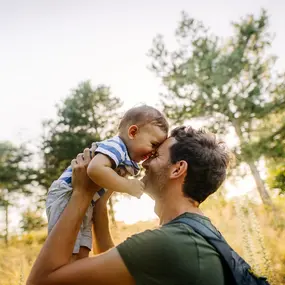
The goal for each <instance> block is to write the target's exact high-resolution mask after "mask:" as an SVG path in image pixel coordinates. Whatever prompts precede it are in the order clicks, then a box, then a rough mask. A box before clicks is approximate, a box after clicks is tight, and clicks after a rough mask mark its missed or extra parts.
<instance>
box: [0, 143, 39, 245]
mask: <svg viewBox="0 0 285 285" xmlns="http://www.w3.org/2000/svg"><path fill="white" fill-rule="evenodd" d="M30 159H31V153H30V152H28V151H27V149H26V148H25V146H20V147H16V146H13V145H12V144H11V143H10V142H0V207H1V208H2V209H1V210H4V212H5V241H6V243H8V227H9V212H8V209H9V206H11V205H13V197H14V196H13V194H16V195H19V194H24V195H29V194H31V193H32V192H31V190H30V189H29V188H27V185H30V184H31V183H32V181H33V180H34V179H35V177H36V175H35V171H34V170H33V169H31V168H29V167H27V165H28V163H29V162H30Z"/></svg>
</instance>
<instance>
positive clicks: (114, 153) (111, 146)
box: [59, 136, 140, 186]
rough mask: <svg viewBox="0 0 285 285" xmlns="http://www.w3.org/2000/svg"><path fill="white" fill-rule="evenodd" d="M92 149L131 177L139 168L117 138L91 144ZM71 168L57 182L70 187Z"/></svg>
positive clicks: (123, 144)
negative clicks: (61, 181)
mask: <svg viewBox="0 0 285 285" xmlns="http://www.w3.org/2000/svg"><path fill="white" fill-rule="evenodd" d="M92 149H96V150H95V153H102V154H104V155H106V156H108V157H109V158H110V159H111V160H112V161H113V162H114V166H115V168H117V167H124V168H125V169H126V171H127V172H128V173H129V174H131V175H136V174H137V173H138V172H139V169H140V168H139V166H138V164H137V163H136V162H134V161H132V160H131V158H130V156H129V153H128V150H127V147H126V145H125V143H124V142H123V141H122V139H121V138H120V137H118V136H115V137H112V138H110V139H107V140H105V141H101V142H96V143H93V144H92ZM71 177H72V168H71V165H70V166H69V167H68V168H67V169H66V170H65V171H64V172H63V173H62V174H61V176H60V177H59V180H63V181H65V182H66V183H67V184H68V185H69V186H72V185H71Z"/></svg>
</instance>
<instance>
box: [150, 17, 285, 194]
mask: <svg viewBox="0 0 285 285" xmlns="http://www.w3.org/2000/svg"><path fill="white" fill-rule="evenodd" d="M233 29H234V35H233V36H232V37H230V38H228V39H227V40H223V39H220V38H218V37H216V36H213V35H212V34H210V32H209V30H208V29H207V28H206V27H205V26H204V25H203V23H201V22H199V21H197V20H195V19H192V18H190V17H189V16H188V15H187V14H186V13H183V14H182V20H181V21H180V23H179V25H178V28H177V30H176V34H175V35H176V39H177V43H178V48H177V50H175V51H173V52H169V51H168V50H167V49H166V46H165V44H164V41H163V37H162V36H157V37H156V38H155V39H154V41H153V47H152V48H151V50H150V52H149V55H150V57H151V58H152V65H151V70H152V71H154V72H155V73H156V74H157V76H159V77H160V78H161V79H162V81H163V84H164V85H165V87H166V88H167V90H168V92H167V93H166V94H164V95H163V96H162V104H163V106H164V111H165V112H166V114H167V116H168V117H169V118H170V119H171V120H172V121H173V122H174V123H183V122H185V121H187V120H189V119H192V118H203V119H206V120H207V122H208V127H209V128H210V129H211V130H213V131H214V132H216V133H220V134H224V133H226V132H228V131H229V129H230V128H232V129H234V131H235V133H236V135H237V137H238V139H239V146H238V147H237V149H236V154H237V156H238V161H239V162H246V163H248V164H249V165H250V169H251V171H252V173H254V175H255V180H256V182H257V185H261V184H262V183H261V184H260V182H261V181H260V177H258V176H259V175H257V168H256V161H258V159H259V158H260V156H261V152H259V151H256V148H254V147H250V146H251V145H252V144H254V143H257V142H259V141H260V138H261V134H260V131H261V129H262V128H261V127H262V124H263V122H264V120H266V119H267V117H268V115H270V114H272V113H276V114H277V113H280V112H282V109H283V110H284V106H285V83H284V79H285V77H284V74H278V73H277V72H275V71H274V69H273V66H274V63H275V57H273V56H271V55H270V54H269V53H268V47H269V46H270V41H271V36H270V34H269V33H268V16H267V14H266V12H265V11H262V13H261V15H260V16H259V17H254V16H253V15H249V16H247V17H245V18H244V19H242V20H241V21H240V23H234V24H233ZM270 135H272V134H270ZM268 136H269V135H268ZM259 188H260V187H259ZM259 190H260V193H261V192H263V193H265V191H266V190H265V188H264V187H263V189H259ZM265 196H268V195H267V194H266V195H265ZM266 199H267V198H266Z"/></svg>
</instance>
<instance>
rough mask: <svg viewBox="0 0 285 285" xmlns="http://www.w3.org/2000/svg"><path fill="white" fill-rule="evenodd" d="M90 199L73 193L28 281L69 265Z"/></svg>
mask: <svg viewBox="0 0 285 285" xmlns="http://www.w3.org/2000/svg"><path fill="white" fill-rule="evenodd" d="M98 188H99V187H98ZM91 199H92V195H91V194H90V193H88V195H86V193H77V192H76V191H74V192H73V194H72V196H71V199H70V201H69V203H68V205H67V207H66V208H65V210H64V211H63V214H62V216H61V217H60V219H59V220H58V222H57V224H56V225H55V227H54V228H53V230H52V231H51V233H50V235H49V236H48V239H47V240H46V242H45V244H44V246H43V248H42V250H41V252H40V254H39V257H38V259H37V260H36V262H35V264H34V266H33V268H32V271H31V274H30V278H29V280H37V277H38V276H40V275H42V274H43V275H48V274H49V273H51V272H53V271H54V270H56V269H58V268H60V267H61V266H63V265H65V264H68V263H69V261H70V258H71V256H72V250H73V247H74V244H75V240H76V237H77V234H78V232H79V229H80V225H81V223H82V220H83V217H84V215H85V212H86V210H87V208H88V206H89V204H90V201H91ZM31 284H32V283H31Z"/></svg>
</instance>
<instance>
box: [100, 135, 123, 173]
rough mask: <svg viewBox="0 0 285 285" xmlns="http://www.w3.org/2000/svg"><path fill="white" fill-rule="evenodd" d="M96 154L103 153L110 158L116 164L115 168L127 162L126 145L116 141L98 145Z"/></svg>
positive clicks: (103, 142) (107, 141)
mask: <svg viewBox="0 0 285 285" xmlns="http://www.w3.org/2000/svg"><path fill="white" fill-rule="evenodd" d="M96 145H97V148H96V150H95V152H96V153H102V154H104V155H106V156H108V157H109V158H110V159H111V160H112V162H113V163H114V165H113V166H114V168H117V167H118V165H119V164H121V163H122V162H123V161H124V160H125V156H126V154H125V150H124V145H123V144H122V143H120V142H118V141H116V140H112V139H109V140H106V141H102V142H99V143H96Z"/></svg>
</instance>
